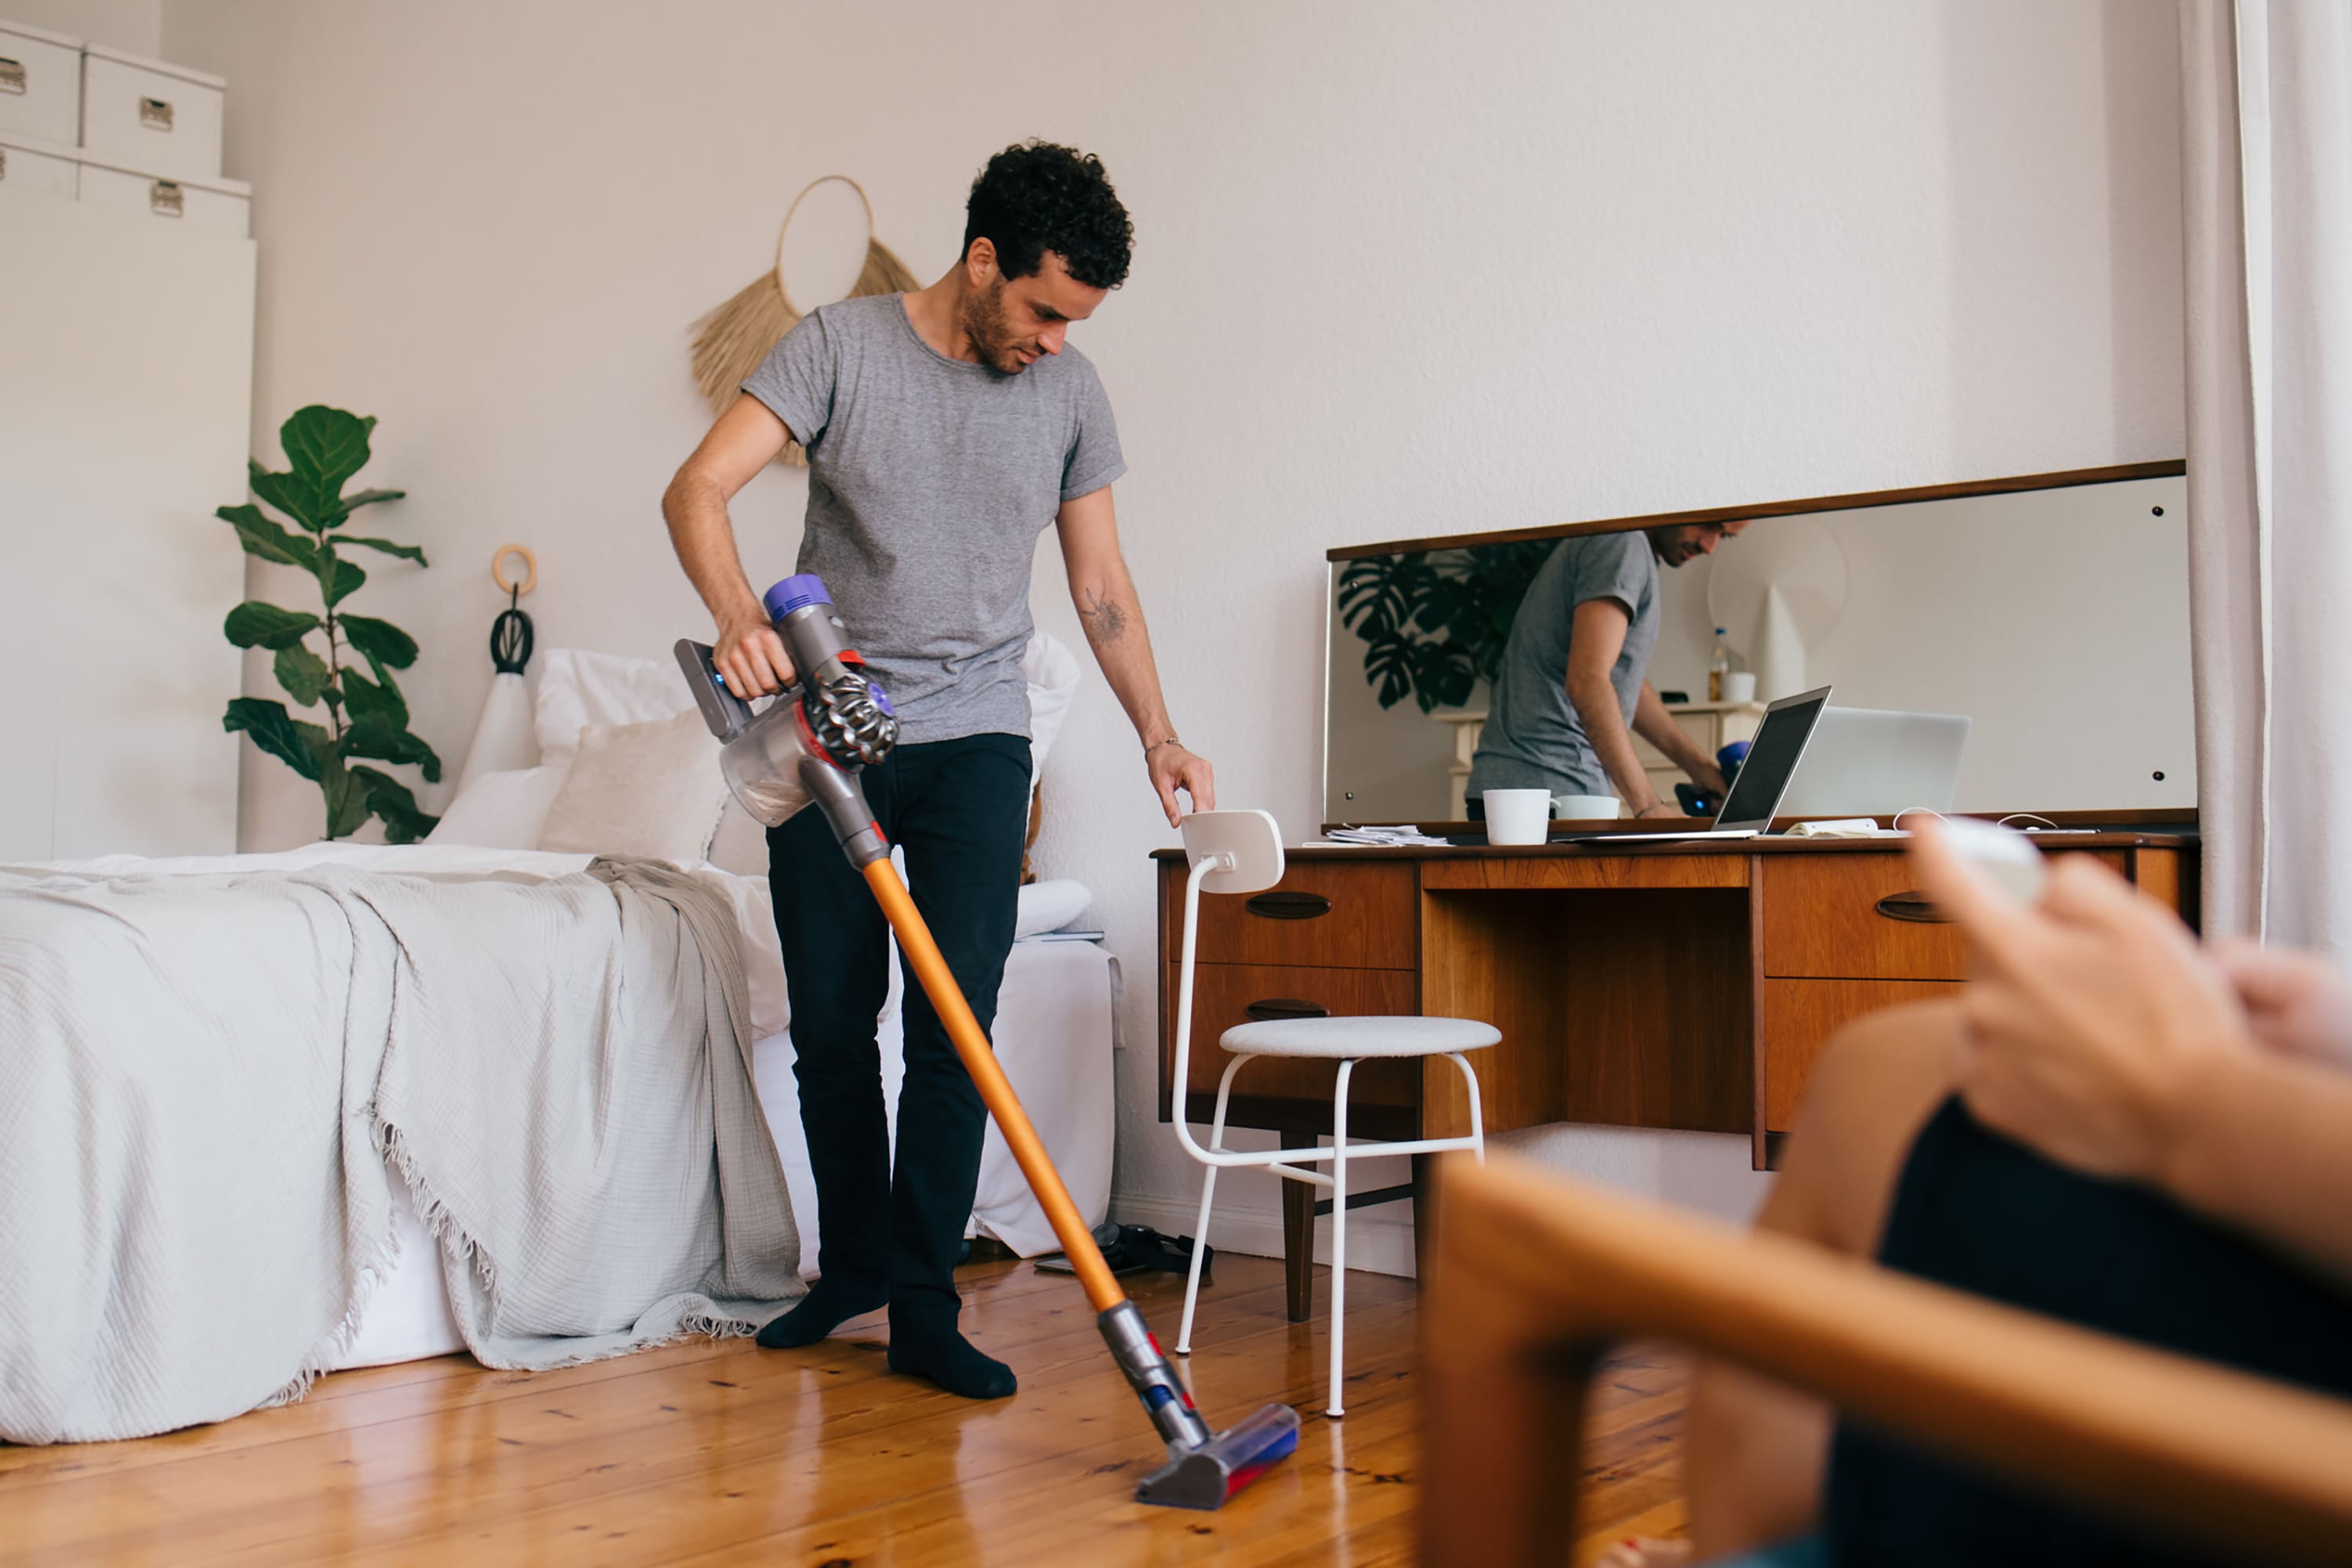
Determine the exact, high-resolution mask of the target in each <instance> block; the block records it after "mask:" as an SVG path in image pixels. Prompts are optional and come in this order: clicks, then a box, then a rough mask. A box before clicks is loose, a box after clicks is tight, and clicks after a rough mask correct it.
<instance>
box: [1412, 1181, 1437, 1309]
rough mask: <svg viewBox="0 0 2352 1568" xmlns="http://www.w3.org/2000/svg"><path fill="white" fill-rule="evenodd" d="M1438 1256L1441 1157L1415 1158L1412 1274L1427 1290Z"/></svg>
mask: <svg viewBox="0 0 2352 1568" xmlns="http://www.w3.org/2000/svg"><path fill="white" fill-rule="evenodd" d="M1436 1256H1437V1156H1436V1155H1434V1154H1415V1155H1414V1156H1413V1157H1412V1272H1413V1278H1414V1279H1415V1280H1416V1281H1417V1282H1418V1283H1420V1284H1421V1285H1422V1286H1423V1288H1424V1289H1425V1288H1426V1287H1427V1286H1428V1284H1429V1268H1430V1263H1431V1261H1432V1260H1433V1259H1434V1258H1436Z"/></svg>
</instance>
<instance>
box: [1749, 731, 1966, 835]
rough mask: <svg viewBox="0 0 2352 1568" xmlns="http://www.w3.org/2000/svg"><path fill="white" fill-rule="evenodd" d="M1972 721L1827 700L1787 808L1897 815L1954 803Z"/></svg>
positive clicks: (1807, 812)
mask: <svg viewBox="0 0 2352 1568" xmlns="http://www.w3.org/2000/svg"><path fill="white" fill-rule="evenodd" d="M1968 746H1969V721H1968V720H1967V719H1966V718H1965V717H1963V716H1962V715H1960V714H1958V713H1901V712H1895V711H1892V710H1881V709H1876V708H1824V709H1822V718H1821V722H1820V723H1819V724H1817V725H1815V726H1814V728H1813V739H1812V743H1811V745H1810V746H1808V747H1806V748H1805V767H1804V772H1803V773H1800V774H1799V775H1798V777H1797V780H1796V782H1795V783H1794V784H1790V786H1789V793H1788V795H1786V796H1785V797H1783V799H1782V800H1781V802H1780V812H1781V814H1782V815H1783V816H1892V815H1894V814H1895V812H1898V811H1907V810H1910V809H1912V808H1913V807H1919V808H1923V809H1925V810H1927V811H1949V810H1951V809H1952V801H1953V799H1954V797H1955V796H1957V795H1958V794H1959V789H1960V759H1961V757H1962V756H1963V755H1964V754H1965V753H1966V752H1967V751H1968Z"/></svg>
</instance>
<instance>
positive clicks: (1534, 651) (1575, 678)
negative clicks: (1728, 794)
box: [1468, 521, 1748, 819]
mask: <svg viewBox="0 0 2352 1568" xmlns="http://www.w3.org/2000/svg"><path fill="white" fill-rule="evenodd" d="M1747 526H1748V524H1747V523H1746V522H1744V521H1740V522H1688V523H1671V524H1667V525H1664V526H1662V527H1658V528H1648V529H1636V530H1633V531H1629V532H1623V533H1588V534H1583V535H1581V536H1579V537H1577V538H1573V539H1563V540H1561V541H1560V542H1559V549H1557V550H1555V551H1553V552H1551V556H1550V558H1549V560H1547V561H1546V562H1545V563H1543V564H1542V565H1541V566H1540V567H1538V568H1537V569H1536V574H1535V579H1534V581H1533V582H1531V583H1529V584H1528V595H1527V597H1526V598H1525V599H1523V600H1521V601H1520V603H1519V614H1518V618H1517V620H1516V621H1514V622H1513V623H1512V625H1511V640H1510V642H1509V643H1508V644H1507V646H1506V647H1505V648H1504V651H1503V664H1502V670H1501V672H1500V673H1499V674H1498V675H1496V678H1495V699H1494V703H1493V706H1492V707H1491V709H1490V710H1489V712H1488V717H1487V720H1486V729H1485V730H1484V731H1483V732H1481V734H1480V735H1479V738H1478V752H1477V755H1476V756H1475V758H1473V759H1472V762H1471V767H1470V784H1469V791H1468V793H1469V809H1470V815H1471V816H1472V817H1473V818H1474V819H1483V818H1484V816H1485V815H1486V813H1485V811H1484V810H1483V809H1482V807H1481V803H1480V801H1479V798H1478V797H1479V794H1480V792H1482V791H1485V790H1490V789H1545V790H1549V791H1550V792H1551V793H1552V794H1553V795H1615V796H1617V798H1618V799H1620V800H1622V802H1624V804H1625V806H1626V808H1627V810H1628V811H1629V812H1630V813H1631V814H1632V815H1633V816H1681V815H1682V810H1681V808H1680V807H1679V806H1676V805H1672V804H1669V803H1667V802H1664V801H1661V800H1660V799H1659V798H1658V795H1657V792H1656V791H1655V790H1654V789H1652V788H1651V787H1650V780H1649V775H1648V774H1646V773H1643V771H1642V759H1641V758H1640V757H1639V756H1638V755H1637V754H1635V752H1634V751H1633V735H1634V734H1637V733H1638V734H1639V735H1640V736H1641V737H1642V738H1643V740H1645V741H1647V742H1650V744H1652V745H1654V746H1655V747H1657V748H1658V750H1659V751H1661V752H1664V753H1665V754H1666V756H1667V757H1668V758H1669V759H1670V760H1671V761H1672V762H1673V763H1674V764H1675V766H1676V767H1678V768H1680V769H1682V770H1683V772H1685V773H1688V774H1689V775H1690V777H1691V782H1692V783H1694V784H1697V785H1698V786H1699V788H1700V789H1701V790H1703V791H1705V792H1706V793H1708V794H1710V795H1715V796H1716V797H1717V798H1718V799H1720V798H1721V797H1722V795H1723V791H1724V778H1723V773H1722V772H1721V770H1719V769H1718V768H1717V766H1716V765H1715V759H1714V758H1712V757H1710V756H1708V755H1706V753H1705V752H1702V751H1700V750H1699V749H1698V744H1697V742H1695V741H1693V740H1692V739H1691V738H1690V736H1689V735H1688V734H1686V733H1685V732H1684V731H1683V727H1682V726H1681V725H1679V724H1677V723H1675V721H1674V718H1673V716H1672V715H1671V714H1669V713H1668V712H1667V711H1666V707H1665V704H1664V703H1663V702H1661V701H1659V700H1658V693H1657V689H1656V688H1654V687H1653V686H1652V685H1651V684H1650V682H1649V679H1648V675H1647V671H1648V669H1649V667H1650V650H1651V649H1652V648H1653V647H1655V646H1656V644H1657V641H1658V563H1659V562H1661V561H1663V562H1664V563H1666V564H1667V565H1668V566H1681V565H1683V564H1684V563H1687V562H1690V561H1693V560H1696V558H1698V557H1699V556H1701V555H1712V554H1714V553H1715V547H1716V546H1717V544H1719V543H1721V542H1723V541H1724V540H1725V539H1727V538H1729V537H1730V536H1732V535H1734V534H1736V533H1738V531H1740V530H1741V529H1743V528H1746V527H1747Z"/></svg>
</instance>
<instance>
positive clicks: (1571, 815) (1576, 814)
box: [1551, 795, 1624, 822]
mask: <svg viewBox="0 0 2352 1568" xmlns="http://www.w3.org/2000/svg"><path fill="white" fill-rule="evenodd" d="M1551 803H1552V805H1556V806H1558V807H1559V815H1560V816H1563V817H1565V818H1566V819H1568V820H1569V821H1570V822H1580V821H1581V822H1614V821H1616V820H1617V816H1618V814H1619V813H1620V812H1621V811H1622V810H1623V809H1624V807H1623V805H1622V803H1621V802H1620V801H1619V800H1618V799H1617V797H1616V796H1615V795H1554V796H1552V798H1551Z"/></svg>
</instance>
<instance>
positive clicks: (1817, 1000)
mask: <svg viewBox="0 0 2352 1568" xmlns="http://www.w3.org/2000/svg"><path fill="white" fill-rule="evenodd" d="M1959 991H1960V988H1959V986H1958V984H1952V983H1948V982H1942V981H1921V980H1767V981H1766V982H1764V1005H1763V1009H1762V1011H1763V1026H1764V1048H1763V1051H1762V1053H1761V1055H1762V1057H1763V1067H1764V1096H1763V1099H1764V1128H1765V1131H1768V1132H1786V1131H1789V1130H1790V1128H1792V1127H1794V1126H1795V1125H1796V1121H1797V1106H1798V1104H1799V1103H1800V1102H1801V1100H1803V1098H1804V1092H1805V1079H1806V1076H1807V1075H1808V1074H1809V1073H1811V1071H1812V1066H1813V1061H1814V1059H1815V1058H1818V1057H1819V1056H1820V1055H1821V1054H1822V1047H1823V1046H1825V1045H1827V1044H1829V1039H1830V1037H1831V1036H1832V1035H1834V1034H1836V1033H1837V1032H1838V1030H1840V1029H1842V1028H1843V1027H1844V1026H1846V1025H1848V1024H1850V1023H1852V1022H1853V1020H1854V1019H1856V1018H1859V1017H1861V1016H1864V1014H1866V1013H1875V1012H1877V1011H1878V1010H1879V1009H1881V1008H1882V1007H1899V1006H1902V1005H1904V1004H1905V1003H1906V1002H1930V1001H1934V1000H1935V999H1936V998H1937V997H1939V996H1957V995H1958V994H1959Z"/></svg>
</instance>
